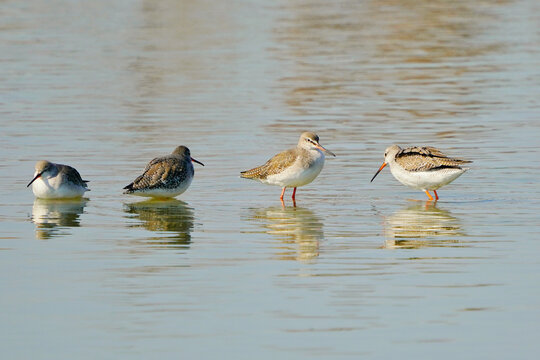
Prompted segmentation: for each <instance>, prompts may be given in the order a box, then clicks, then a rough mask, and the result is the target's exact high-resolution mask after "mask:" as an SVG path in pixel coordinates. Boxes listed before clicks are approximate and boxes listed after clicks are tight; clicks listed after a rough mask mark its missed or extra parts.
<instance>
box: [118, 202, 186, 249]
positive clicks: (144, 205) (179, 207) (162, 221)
mask: <svg viewBox="0 0 540 360" xmlns="http://www.w3.org/2000/svg"><path fill="white" fill-rule="evenodd" d="M124 211H125V212H126V213H127V214H130V215H129V216H128V217H129V218H132V219H137V220H138V221H135V222H131V223H130V224H129V225H128V227H130V228H141V227H142V228H145V229H147V230H149V231H152V232H154V233H156V234H157V235H158V236H153V237H150V238H148V242H149V244H150V245H152V246H155V247H159V248H162V247H165V248H171V247H172V248H189V244H191V231H192V230H193V220H194V214H193V209H192V208H190V207H189V206H188V205H187V204H186V203H185V202H183V201H180V200H176V199H170V200H156V199H151V200H145V201H141V202H136V203H130V204H125V206H124Z"/></svg>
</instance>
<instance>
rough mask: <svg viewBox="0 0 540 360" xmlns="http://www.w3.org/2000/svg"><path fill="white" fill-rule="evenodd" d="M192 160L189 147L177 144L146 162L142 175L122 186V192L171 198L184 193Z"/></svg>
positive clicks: (190, 174)
mask: <svg viewBox="0 0 540 360" xmlns="http://www.w3.org/2000/svg"><path fill="white" fill-rule="evenodd" d="M193 162H196V163H198V164H200V165H202V166H204V164H203V163H202V162H200V161H198V160H195V159H194V158H192V157H191V153H190V151H189V149H188V148H187V147H185V146H178V147H177V148H176V149H174V151H173V152H172V154H170V155H167V156H163V157H158V158H155V159H153V160H152V161H150V162H149V163H148V165H147V166H146V168H145V169H144V172H143V174H142V175H140V176H138V177H137V178H136V179H135V180H134V181H133V182H132V183H131V184H129V185H127V186H125V187H124V189H125V190H126V191H124V194H131V195H138V196H146V197H155V198H172V197H175V196H178V195H180V194H182V193H184V192H185V191H186V190H187V188H188V187H189V185H191V182H192V180H193V175H194V173H195V170H194V169H193Z"/></svg>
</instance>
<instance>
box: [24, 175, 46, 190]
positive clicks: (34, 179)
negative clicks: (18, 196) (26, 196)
mask: <svg viewBox="0 0 540 360" xmlns="http://www.w3.org/2000/svg"><path fill="white" fill-rule="evenodd" d="M41 174H43V173H38V174H37V175H36V176H34V178H33V179H32V181H30V182H29V183H28V185H26V187H29V186H30V185H32V183H33V182H34V181H36V179H37V178H38V177H40V176H41Z"/></svg>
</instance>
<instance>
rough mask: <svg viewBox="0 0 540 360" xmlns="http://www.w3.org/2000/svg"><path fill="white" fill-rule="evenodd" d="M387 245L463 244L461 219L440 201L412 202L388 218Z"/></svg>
mask: <svg viewBox="0 0 540 360" xmlns="http://www.w3.org/2000/svg"><path fill="white" fill-rule="evenodd" d="M384 226H385V228H384V230H385V231H384V232H385V236H386V242H385V246H384V247H385V248H387V249H396V248H404V249H418V248H422V247H464V246H466V245H465V244H464V243H462V242H461V241H459V240H457V239H455V238H456V237H461V236H464V235H465V234H464V233H463V232H462V229H461V224H460V221H459V220H458V219H457V218H456V217H454V216H452V215H451V214H450V212H449V211H446V210H443V209H439V208H437V202H431V201H427V202H425V203H421V204H414V205H409V206H407V207H405V208H403V209H401V210H399V211H398V212H396V213H394V214H393V215H391V216H389V217H388V218H386V220H385V225H384Z"/></svg>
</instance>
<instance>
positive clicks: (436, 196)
mask: <svg viewBox="0 0 540 360" xmlns="http://www.w3.org/2000/svg"><path fill="white" fill-rule="evenodd" d="M433 192H434V193H435V200H439V195H437V190H433Z"/></svg>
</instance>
